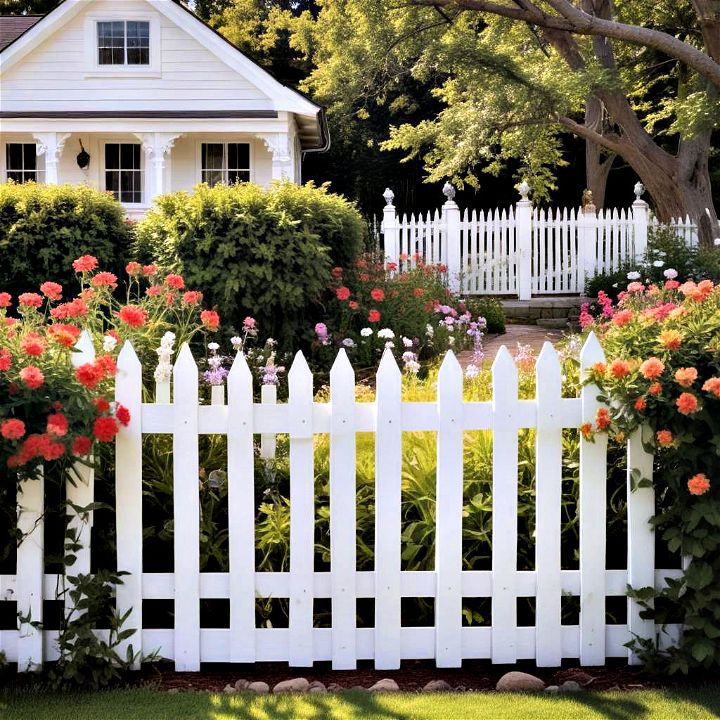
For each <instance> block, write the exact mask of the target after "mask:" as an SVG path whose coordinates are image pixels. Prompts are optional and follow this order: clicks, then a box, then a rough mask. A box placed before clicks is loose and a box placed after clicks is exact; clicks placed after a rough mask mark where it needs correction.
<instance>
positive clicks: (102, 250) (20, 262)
mask: <svg viewBox="0 0 720 720" xmlns="http://www.w3.org/2000/svg"><path fill="white" fill-rule="evenodd" d="M131 235H132V231H131V226H130V225H129V224H128V223H126V222H125V219H124V211H123V209H122V206H121V205H120V203H118V202H117V201H116V200H114V199H113V198H112V196H111V195H109V194H108V193H103V192H98V191H97V190H92V189H91V188H88V187H85V186H84V185H36V184H35V183H24V184H15V183H12V182H8V183H4V184H1V185H0V255H1V256H2V263H0V287H2V289H3V290H6V291H8V292H11V293H17V292H22V291H28V290H37V288H38V286H39V285H40V283H42V282H44V281H45V280H47V279H48V278H49V277H52V278H53V279H54V280H56V281H57V282H59V283H61V284H63V285H66V286H67V287H68V289H70V290H76V289H77V285H76V277H75V274H74V273H73V271H72V270H71V269H70V268H69V265H68V262H67V261H68V258H74V257H78V256H80V255H85V254H92V255H95V256H96V257H97V258H98V260H99V261H100V263H101V264H102V265H103V267H105V268H106V269H107V270H111V271H113V272H115V273H118V272H119V271H120V269H121V268H122V263H123V258H124V257H125V256H126V253H127V250H128V246H129V243H130V239H131Z"/></svg>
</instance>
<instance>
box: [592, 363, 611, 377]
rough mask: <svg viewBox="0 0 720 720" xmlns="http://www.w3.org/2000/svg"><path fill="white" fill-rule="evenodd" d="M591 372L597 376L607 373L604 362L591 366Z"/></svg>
mask: <svg viewBox="0 0 720 720" xmlns="http://www.w3.org/2000/svg"><path fill="white" fill-rule="evenodd" d="M592 369H593V372H595V373H597V374H598V375H604V374H605V373H606V372H607V365H606V364H605V363H604V362H596V363H595V364H594V365H593V366H592Z"/></svg>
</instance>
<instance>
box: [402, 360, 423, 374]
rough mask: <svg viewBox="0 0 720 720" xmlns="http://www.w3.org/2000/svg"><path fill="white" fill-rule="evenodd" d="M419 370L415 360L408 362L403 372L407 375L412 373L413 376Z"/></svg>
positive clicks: (418, 364)
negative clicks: (405, 371) (406, 372)
mask: <svg viewBox="0 0 720 720" xmlns="http://www.w3.org/2000/svg"><path fill="white" fill-rule="evenodd" d="M419 369H420V363H419V362H418V361H417V360H410V361H409V362H406V363H405V370H407V371H408V372H409V373H412V374H413V375H417V373H418V370H419Z"/></svg>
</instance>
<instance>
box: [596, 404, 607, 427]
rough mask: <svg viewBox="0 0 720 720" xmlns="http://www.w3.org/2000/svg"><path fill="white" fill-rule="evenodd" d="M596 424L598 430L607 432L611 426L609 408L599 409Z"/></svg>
mask: <svg viewBox="0 0 720 720" xmlns="http://www.w3.org/2000/svg"><path fill="white" fill-rule="evenodd" d="M595 424H596V425H597V427H598V430H605V429H607V428H608V427H609V425H610V413H609V412H608V410H607V408H599V409H598V411H597V415H596V416H595Z"/></svg>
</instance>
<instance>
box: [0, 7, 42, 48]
mask: <svg viewBox="0 0 720 720" xmlns="http://www.w3.org/2000/svg"><path fill="white" fill-rule="evenodd" d="M42 17H43V16H42V15H0V50H4V49H5V48H6V47H7V46H8V45H9V44H10V43H11V42H14V41H15V40H17V39H18V38H19V37H20V36H21V35H22V34H23V33H24V32H25V31H26V30H28V29H29V28H31V27H32V26H33V25H34V24H35V23H36V22H37V21H38V20H40V19H41V18H42Z"/></svg>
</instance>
